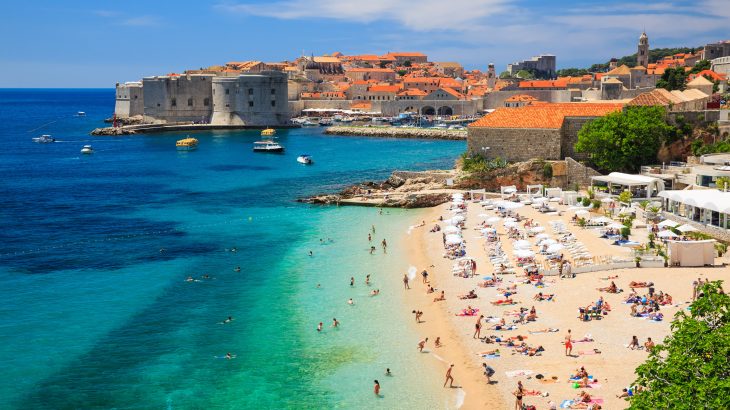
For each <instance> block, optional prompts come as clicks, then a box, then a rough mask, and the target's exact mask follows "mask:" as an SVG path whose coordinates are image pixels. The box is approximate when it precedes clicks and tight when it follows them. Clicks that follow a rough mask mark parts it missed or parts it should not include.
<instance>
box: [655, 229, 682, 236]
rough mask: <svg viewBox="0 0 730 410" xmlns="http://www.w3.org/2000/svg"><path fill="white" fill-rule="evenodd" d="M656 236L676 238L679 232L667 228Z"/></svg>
mask: <svg viewBox="0 0 730 410" xmlns="http://www.w3.org/2000/svg"><path fill="white" fill-rule="evenodd" d="M656 236H658V237H659V238H676V237H677V234H676V233H674V232H672V231H669V230H666V231H661V232H659V233H658V234H656Z"/></svg>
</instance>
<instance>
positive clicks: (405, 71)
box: [398, 70, 408, 77]
mask: <svg viewBox="0 0 730 410" xmlns="http://www.w3.org/2000/svg"><path fill="white" fill-rule="evenodd" d="M406 74H408V71H407V70H398V75H399V76H401V77H403V76H404V75H406Z"/></svg>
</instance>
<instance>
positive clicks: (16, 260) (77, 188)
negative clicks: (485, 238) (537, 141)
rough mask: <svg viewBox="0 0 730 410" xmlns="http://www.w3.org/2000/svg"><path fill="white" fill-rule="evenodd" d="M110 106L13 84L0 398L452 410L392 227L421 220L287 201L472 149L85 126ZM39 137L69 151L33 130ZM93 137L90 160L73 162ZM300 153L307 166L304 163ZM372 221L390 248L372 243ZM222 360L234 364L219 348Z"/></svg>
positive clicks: (300, 133)
mask: <svg viewBox="0 0 730 410" xmlns="http://www.w3.org/2000/svg"><path fill="white" fill-rule="evenodd" d="M113 98H114V93H113V90H0V143H2V147H3V149H2V150H0V175H1V177H0V223H1V224H2V227H3V228H2V229H1V230H0V300H2V303H0V337H1V339H2V343H1V344H0V363H3V370H4V372H5V375H4V381H5V383H2V384H0V407H2V408H18V409H33V408H53V409H65V408H69V409H71V408H125V409H129V408H140V409H143V408H144V409H147V408H179V409H197V408H373V407H379V408H444V407H449V406H451V405H452V404H453V399H454V398H453V397H451V396H449V395H447V394H446V393H444V392H443V390H442V389H440V388H439V387H440V386H439V385H440V377H438V376H434V374H435V372H434V371H432V370H434V369H435V368H436V366H438V364H436V363H435V362H434V361H433V359H430V358H429V359H426V358H425V355H424V357H419V356H418V355H414V354H413V352H414V350H415V343H416V342H417V339H416V338H417V335H416V334H415V333H414V331H413V329H412V328H411V326H410V321H412V317H411V316H410V315H409V314H408V313H407V312H406V310H405V309H404V308H403V307H402V306H401V305H400V294H399V291H400V290H401V289H400V278H401V275H402V273H403V272H404V271H405V270H406V269H407V267H408V261H407V260H406V259H405V258H404V257H403V255H402V252H400V251H399V247H400V245H401V244H400V241H399V240H398V238H399V237H401V236H402V235H403V233H404V232H405V231H406V230H407V227H408V225H410V224H413V223H415V221H417V220H418V217H419V211H404V210H390V211H388V212H386V213H385V214H383V215H379V214H378V213H377V211H375V210H373V209H365V208H352V207H341V208H337V207H312V206H309V205H303V204H298V203H295V202H294V199H295V198H297V197H300V196H305V195H307V194H311V193H315V192H322V191H329V190H336V189H338V188H340V187H342V186H343V185H346V184H348V183H352V182H356V181H360V180H367V179H382V178H385V177H387V175H388V174H389V172H390V171H391V170H392V169H396V168H401V169H426V168H437V167H449V166H451V164H452V163H453V161H454V159H455V158H456V156H457V155H458V154H459V153H460V152H461V151H463V149H464V148H465V147H464V143H463V142H453V141H415V140H385V139H373V138H357V137H329V136H324V135H322V134H321V130H320V129H319V128H314V129H298V130H289V131H281V132H279V136H280V140H281V142H282V144H283V145H285V146H286V147H287V153H286V154H285V155H266V154H253V153H252V152H251V150H250V147H251V143H252V142H253V141H254V140H256V139H257V138H258V133H257V132H254V131H248V132H244V131H241V132H221V133H218V132H205V133H196V134H195V135H194V136H195V137H196V138H198V139H199V140H200V146H199V148H198V150H197V151H193V152H186V153H179V152H177V151H176V150H175V148H174V144H175V141H176V140H177V139H179V138H180V137H181V135H179V134H177V135H173V134H159V135H149V136H142V135H139V136H125V137H118V138H109V137H105V138H94V137H89V136H88V134H87V133H88V131H89V130H90V129H92V128H94V127H97V126H101V122H100V120H101V119H103V118H104V117H105V116H109V114H110V113H111V112H112V110H113ZM77 111H85V112H86V113H87V117H73V114H74V113H75V112H77ZM42 125H45V126H44V127H43V128H40V129H36V128H38V127H40V126H42ZM29 131H30V132H29ZM41 133H49V134H52V135H53V136H54V137H56V138H57V139H58V140H61V141H62V142H58V143H55V144H34V143H32V142H31V141H30V138H31V137H34V136H38V135H39V134H41ZM84 144H92V145H93V146H94V148H95V150H96V153H95V154H93V155H91V156H82V155H80V154H79V150H80V148H81V146H83V145H84ZM304 152H306V153H309V154H311V155H313V157H314V159H315V161H316V163H315V165H314V166H310V167H305V166H302V165H300V164H298V163H297V162H296V161H295V158H296V156H297V155H298V154H299V153H304ZM371 225H375V227H376V234H375V235H374V239H373V240H374V242H375V241H377V242H375V243H376V244H377V243H379V242H380V240H382V239H383V238H386V239H388V240H389V244H390V246H389V252H388V254H383V253H382V251H380V247H378V252H377V253H376V254H375V255H370V254H369V253H368V251H367V249H368V247H369V244H368V242H367V233H368V230H369V229H370V226H371ZM320 239H323V240H324V241H323V242H324V243H321V242H320ZM234 247H235V248H236V249H237V252H231V251H230V249H231V248H234ZM161 249H163V250H162V251H161ZM310 250H311V251H312V252H313V256H312V257H310V256H308V251H310ZM236 266H240V267H241V272H235V271H234V268H235V267H236ZM204 274H207V275H209V276H210V279H200V278H201V276H202V275H204ZM366 274H371V280H372V282H373V283H372V285H371V286H370V287H368V286H366V285H365V284H364V278H365V275H366ZM188 276H193V277H194V278H196V279H197V280H199V281H196V282H187V281H185V278H186V277H188ZM350 276H355V278H356V281H357V283H356V286H355V287H354V288H350V286H349V278H350ZM318 283H319V284H321V286H320V287H319V288H318V287H317V284H318ZM372 288H379V289H381V295H379V296H377V297H369V296H368V293H369V291H370V290H371V289H372ZM350 297H352V298H353V299H354V300H355V304H354V306H349V305H347V303H346V301H347V299H348V298H350ZM228 316H233V317H234V318H235V320H234V321H233V322H231V323H229V324H219V322H221V321H222V320H223V319H225V318H226V317H228ZM333 317H336V318H337V319H338V320H339V321H340V322H341V323H342V325H341V327H340V328H339V329H332V328H331V327H330V325H331V322H332V318H333ZM320 321H321V322H324V325H325V330H324V331H323V332H322V333H318V332H316V330H315V328H316V325H317V323H318V322H320ZM226 352H231V353H233V354H235V355H237V357H236V359H233V360H226V359H216V358H215V357H216V356H224V355H225V354H226ZM385 367H391V369H392V370H393V372H394V377H385V376H384V375H383V371H384V369H385ZM373 379H378V380H380V382H381V385H382V386H383V393H384V398H382V399H375V398H374V397H373V394H372V381H373ZM437 379H438V380H437Z"/></svg>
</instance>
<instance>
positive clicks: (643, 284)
mask: <svg viewBox="0 0 730 410" xmlns="http://www.w3.org/2000/svg"><path fill="white" fill-rule="evenodd" d="M650 286H654V282H635V281H633V280H632V281H631V283H629V287H630V288H648V287H650Z"/></svg>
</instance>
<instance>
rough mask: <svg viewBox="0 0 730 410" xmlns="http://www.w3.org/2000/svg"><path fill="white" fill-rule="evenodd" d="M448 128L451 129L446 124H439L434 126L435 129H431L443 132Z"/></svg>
mask: <svg viewBox="0 0 730 410" xmlns="http://www.w3.org/2000/svg"><path fill="white" fill-rule="evenodd" d="M448 127H449V126H448V125H446V124H444V123H439V124H436V125H434V126H433V127H431V128H439V129H442V130H443V129H446V128H448Z"/></svg>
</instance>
